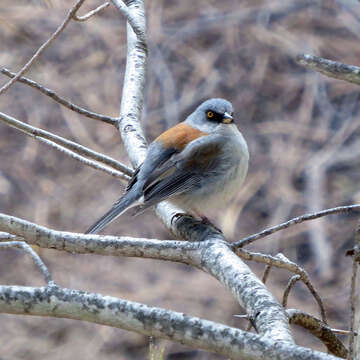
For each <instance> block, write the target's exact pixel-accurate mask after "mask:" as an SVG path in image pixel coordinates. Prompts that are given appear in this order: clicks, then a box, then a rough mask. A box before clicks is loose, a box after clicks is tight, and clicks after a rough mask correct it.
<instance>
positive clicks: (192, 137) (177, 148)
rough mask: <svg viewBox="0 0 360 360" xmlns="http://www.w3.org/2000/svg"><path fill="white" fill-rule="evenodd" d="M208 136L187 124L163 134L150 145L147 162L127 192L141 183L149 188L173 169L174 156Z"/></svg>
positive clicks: (136, 172)
mask: <svg viewBox="0 0 360 360" xmlns="http://www.w3.org/2000/svg"><path fill="white" fill-rule="evenodd" d="M208 135H209V134H208V133H205V132H202V131H200V130H198V129H196V128H193V127H192V126H190V125H188V124H186V123H185V122H182V123H179V124H177V125H176V126H174V127H172V128H170V129H169V130H166V131H165V132H163V133H162V134H161V135H160V136H159V137H157V138H156V139H155V140H154V141H153V142H152V143H151V144H150V146H149V149H148V151H147V154H146V158H145V161H144V162H143V164H142V165H141V167H140V168H139V169H137V170H136V171H135V174H134V176H133V178H132V179H131V180H130V182H129V185H128V188H127V190H130V189H131V188H132V187H133V186H134V185H135V184H136V183H140V184H141V186H142V187H145V186H148V185H149V184H150V183H152V182H153V180H154V179H156V178H157V177H158V176H161V175H162V174H163V173H164V172H165V171H167V169H168V168H171V162H170V165H169V163H168V162H169V160H171V159H172V157H173V155H175V154H178V153H181V152H182V151H183V150H184V149H185V148H187V147H188V146H189V145H190V144H191V143H193V142H196V141H198V140H200V139H201V138H203V137H207V136H208Z"/></svg>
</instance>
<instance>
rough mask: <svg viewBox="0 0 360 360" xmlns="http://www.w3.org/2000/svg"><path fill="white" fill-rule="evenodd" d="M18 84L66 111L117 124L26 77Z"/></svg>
mask: <svg viewBox="0 0 360 360" xmlns="http://www.w3.org/2000/svg"><path fill="white" fill-rule="evenodd" d="M0 72H1V73H2V74H4V75H6V76H8V77H10V78H14V77H15V76H16V74H15V73H13V72H11V71H9V70H8V69H6V68H4V67H3V68H1V69H0ZM18 81H19V82H21V83H23V84H25V85H28V86H31V87H32V88H34V89H36V90H39V91H40V92H41V93H43V94H44V95H46V96H49V97H50V98H51V99H53V100H54V101H56V102H58V103H59V104H60V105H63V106H65V107H66V108H67V109H69V110H72V111H75V112H77V113H79V114H81V115H84V116H87V117H89V118H91V119H95V120H100V121H103V122H105V123H108V124H111V125H115V126H117V122H118V120H119V119H118V118H114V117H110V116H106V115H102V114H98V113H95V112H92V111H89V110H86V109H84V108H82V107H80V106H78V105H75V104H73V103H72V102H70V101H68V100H66V99H64V98H63V97H61V96H59V95H57V94H56V93H55V92H54V91H52V90H50V89H48V88H46V87H45V86H43V85H41V84H39V83H37V82H36V81H34V80H31V79H28V78H26V77H23V76H21V77H20V78H19V79H18Z"/></svg>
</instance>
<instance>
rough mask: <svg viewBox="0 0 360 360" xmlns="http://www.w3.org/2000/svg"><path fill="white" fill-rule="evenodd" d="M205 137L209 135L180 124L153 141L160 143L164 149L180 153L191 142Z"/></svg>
mask: <svg viewBox="0 0 360 360" xmlns="http://www.w3.org/2000/svg"><path fill="white" fill-rule="evenodd" d="M206 135H209V134H208V133H206V132H203V131H200V130H198V129H195V128H193V127H192V126H190V125H188V124H185V123H180V124H177V125H175V126H174V127H172V128H171V129H169V130H166V131H165V132H163V133H162V134H161V135H160V136H158V137H157V138H156V139H155V141H158V142H160V143H161V144H162V145H163V146H165V147H166V148H175V149H176V150H178V151H181V150H183V149H184V147H185V146H186V145H187V144H188V143H190V142H191V141H193V140H195V139H197V138H199V137H201V136H206Z"/></svg>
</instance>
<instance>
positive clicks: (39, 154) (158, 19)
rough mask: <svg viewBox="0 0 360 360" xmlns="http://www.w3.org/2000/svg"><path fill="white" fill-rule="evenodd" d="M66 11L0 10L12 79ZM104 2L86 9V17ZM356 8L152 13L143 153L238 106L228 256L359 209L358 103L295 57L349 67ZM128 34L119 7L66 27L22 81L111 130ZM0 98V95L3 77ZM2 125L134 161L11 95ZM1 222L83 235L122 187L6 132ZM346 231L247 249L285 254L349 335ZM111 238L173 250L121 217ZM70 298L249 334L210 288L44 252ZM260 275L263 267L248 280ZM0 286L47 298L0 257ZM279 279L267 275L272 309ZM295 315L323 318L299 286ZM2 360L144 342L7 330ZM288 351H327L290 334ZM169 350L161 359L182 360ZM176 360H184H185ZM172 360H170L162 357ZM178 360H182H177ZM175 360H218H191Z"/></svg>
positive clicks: (79, 326) (93, 131)
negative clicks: (237, 166)
mask: <svg viewBox="0 0 360 360" xmlns="http://www.w3.org/2000/svg"><path fill="white" fill-rule="evenodd" d="M73 2H74V1H70V0H66V1H60V0H47V1H46V0H43V1H40V0H38V1H35V0H33V1H21V0H17V1H13V0H12V1H10V0H2V1H1V4H0V65H3V66H6V67H8V68H10V69H11V70H13V71H16V70H18V69H19V68H20V67H21V66H22V65H23V64H24V63H25V62H26V61H27V60H28V59H29V58H30V56H31V55H32V54H33V53H34V51H35V50H36V49H37V48H38V47H39V46H40V45H41V44H42V43H43V42H44V41H45V40H46V39H47V38H48V37H49V35H50V34H51V33H52V32H53V31H54V30H55V28H56V27H57V26H58V24H60V23H61V21H62V20H63V18H64V16H65V14H66V10H67V9H69V8H70V6H71V5H72V4H73ZM100 3H101V2H99V1H95V0H88V1H87V2H86V3H85V6H84V7H83V8H82V9H81V13H85V12H86V11H88V10H90V9H92V8H94V7H96V6H98V5H99V4H100ZM359 18H360V4H359V3H358V2H357V1H355V0H353V1H350V0H348V1H346V0H338V1H335V0H334V1H329V0H327V1H315V2H314V1H305V0H301V1H299V0H293V1H281V0H273V1H262V0H251V1H250V0H249V1H235V0H225V1H214V0H207V1H205V0H197V1H194V0H191V1H190V0H182V1H173V0H168V1H164V0H157V1H155V0H149V1H147V19H148V45H149V64H148V65H149V66H148V75H147V84H146V94H145V108H144V114H143V126H144V128H145V131H146V135H147V138H148V140H149V141H151V140H152V139H153V138H154V137H155V136H157V135H158V134H159V133H160V132H161V131H163V130H165V129H166V128H168V127H170V126H173V125H174V124H176V123H177V122H178V121H181V120H182V119H184V117H186V115H187V114H189V112H191V111H192V110H193V109H194V107H195V106H197V105H198V104H199V103H200V102H201V101H202V100H204V99H207V98H209V97H224V98H227V99H229V100H230V101H232V102H233V104H234V107H235V109H236V119H237V122H238V125H239V127H240V129H241V130H242V132H243V133H244V136H245V137H246V139H247V141H248V144H249V148H250V153H251V161H250V169H249V175H248V177H247V180H246V183H245V186H244V187H243V188H242V189H241V190H240V191H239V194H238V196H237V197H236V198H235V199H234V201H233V202H232V203H231V205H230V206H229V207H228V208H227V209H226V210H225V211H222V212H221V213H219V212H217V213H216V212H215V214H213V217H212V219H214V221H215V222H216V223H217V224H218V225H219V226H220V227H221V228H222V229H223V230H224V232H225V234H226V235H227V237H228V238H229V239H230V240H231V241H233V240H237V239H240V238H241V237H243V236H246V235H248V234H251V233H254V232H257V231H260V230H261V229H263V228H265V227H267V226H270V225H274V224H277V223H280V222H282V221H285V220H287V219H289V218H290V217H293V216H297V215H300V214H302V213H305V212H311V211H316V210H320V209H323V208H327V207H334V206H339V205H347V204H351V203H356V202H359V201H360V192H359V187H358V184H359V181H360V171H359V159H360V157H359V154H360V146H359V145H360V144H359V133H360V123H359V121H358V117H359V111H360V107H359V102H358V98H359V90H358V88H357V87H356V86H355V85H350V84H347V83H344V82H341V81H338V80H332V79H328V78H325V77H323V76H321V75H318V74H316V73H314V72H311V71H306V70H304V69H303V68H301V67H300V66H298V65H297V64H296V63H295V61H294V58H295V55H296V54H297V53H301V52H310V53H313V54H317V55H321V56H323V57H328V58H331V59H333V60H338V61H342V62H345V63H350V64H356V62H357V61H358V59H359V56H360V47H359V34H360V22H359ZM125 35H126V34H125V21H124V19H122V18H119V15H118V13H117V12H116V11H115V10H114V8H113V7H109V8H107V9H106V10H104V11H103V12H102V13H101V14H98V15H97V16H95V17H94V18H92V19H90V20H89V21H87V22H84V23H75V22H72V23H71V24H70V25H69V26H68V28H67V29H66V31H65V32H64V33H63V34H62V35H61V36H60V38H59V39H58V40H57V41H56V42H55V44H53V45H52V46H51V47H50V48H49V49H48V50H47V51H46V52H45V53H44V55H43V56H42V57H41V59H40V60H39V61H38V62H37V63H36V64H35V65H34V66H33V67H32V69H31V71H30V72H29V73H28V74H27V76H28V77H30V78H32V79H34V80H36V81H38V82H40V83H42V84H43V85H46V86H47V87H49V88H51V89H53V90H54V91H56V92H58V93H59V94H60V95H63V96H65V97H66V98H68V99H70V100H71V101H73V102H74V103H76V104H79V105H81V106H84V107H86V108H88V109H91V110H93V111H97V112H99V113H103V114H107V115H113V116H116V115H117V114H118V110H119V101H120V98H121V87H122V79H123V73H124V65H125V55H126V38H125ZM0 80H1V84H4V83H5V81H6V80H7V79H6V78H5V77H4V76H1V78H0ZM0 108H1V111H3V112H5V113H7V114H9V115H12V116H14V117H16V118H18V119H20V120H23V121H25V122H28V123H29V124H32V125H34V126H37V127H40V128H43V129H47V130H49V131H52V132H54V133H56V134H59V135H62V136H65V137H67V138H69V139H72V140H75V141H78V142H79V143H81V144H83V145H86V146H88V147H90V148H92V149H94V150H97V151H101V152H104V153H106V154H108V155H110V156H113V157H115V158H117V159H120V160H121V161H124V162H128V159H127V157H126V154H125V153H124V150H123V147H122V145H121V141H120V138H119V134H118V132H117V131H116V130H115V129H114V128H113V127H111V126H109V125H106V124H103V123H101V122H98V121H95V120H91V119H88V118H84V117H81V116H80V115H78V114H76V113H73V112H71V111H68V110H67V109H64V108H62V107H61V106H59V105H58V104H56V103H54V102H53V101H52V100H51V99H48V98H46V97H44V96H42V95H41V94H39V93H38V92H36V91H35V90H33V89H31V88H28V87H26V86H24V85H22V84H16V85H15V86H13V87H12V88H11V89H10V90H9V91H8V92H7V93H6V94H5V95H3V96H2V97H0ZM0 164H1V167H0V211H1V212H4V213H7V214H11V215H15V216H18V217H21V218H24V219H27V220H30V221H32V222H36V223H38V224H41V225H44V226H48V227H51V228H54V229H59V230H67V231H75V232H81V231H84V230H85V229H86V228H87V227H88V226H89V225H90V224H91V223H93V222H94V221H95V220H96V219H97V218H98V217H99V216H100V215H102V214H103V212H104V211H105V210H107V209H108V208H109V206H110V205H111V204H112V203H113V202H114V201H115V200H116V199H117V198H118V196H119V195H120V194H121V192H122V191H123V185H122V184H121V183H120V182H119V181H118V180H116V179H114V178H111V177H109V176H107V175H106V174H103V173H101V172H97V171H95V170H93V169H91V168H88V167H84V166H82V165H81V164H79V163H77V162H76V161H74V160H72V159H70V158H68V157H66V156H64V155H62V154H60V153H58V152H56V151H54V150H52V149H51V148H49V147H47V146H46V145H44V144H41V143H39V142H37V141H36V140H33V139H30V138H28V137H25V136H24V135H23V134H21V133H20V132H18V131H17V130H14V129H11V128H9V127H7V126H6V125H4V124H1V123H0ZM356 220H357V219H356V217H355V216H341V215H339V216H332V217H328V218H326V219H323V220H316V221H314V222H312V223H308V224H303V225H300V226H297V227H294V228H292V229H290V230H288V231H286V232H282V233H278V234H277V235H274V236H272V237H271V238H267V239H263V240H261V241H259V242H258V243H257V244H256V245H254V246H252V247H251V248H256V249H257V250H259V251H262V252H266V253H270V254H276V253H277V252H279V251H282V252H283V253H284V254H285V255H286V256H288V257H289V258H290V259H292V260H294V261H296V262H298V263H299V264H300V265H302V266H304V267H305V268H306V269H307V270H308V271H309V272H310V273H311V276H312V279H313V281H314V284H315V286H316V287H317V288H318V289H320V294H321V296H322V297H323V299H324V301H325V303H326V308H327V311H328V313H329V318H330V324H331V325H332V326H334V327H340V328H347V327H348V317H349V305H348V292H349V269H350V260H349V259H347V258H345V257H344V250H345V249H346V248H348V247H350V246H351V244H352V241H353V234H354V229H355V227H356ZM106 233H112V234H119V235H120V234H124V235H125V234H126V235H132V236H138V237H151V238H160V239H168V238H170V234H169V233H168V232H167V231H166V230H165V229H164V227H163V226H162V225H161V223H160V222H159V220H158V219H157V218H156V217H155V216H154V214H153V212H152V211H148V212H147V213H145V214H144V215H143V216H141V217H137V218H132V217H131V216H129V215H124V216H122V217H121V218H120V219H119V220H118V221H116V222H115V223H114V224H112V225H111V226H109V228H108V229H107V230H106ZM39 252H40V254H41V256H42V258H43V259H44V261H45V262H46V263H47V264H48V266H49V267H50V269H51V271H52V273H53V276H54V278H55V281H57V282H58V283H59V284H60V285H62V286H64V287H70V288H76V289H82V290H87V291H92V292H100V293H102V294H107V295H113V296H118V297H121V298H126V299H130V300H134V301H139V302H144V303H147V304H149V305H154V306H160V307H165V308H170V309H174V310H177V311H183V312H187V313H189V314H191V315H195V316H200V317H203V318H207V319H211V320H215V321H219V322H222V323H226V324H229V325H232V326H240V327H242V328H244V327H245V326H246V324H245V322H244V323H243V322H242V321H241V320H238V319H235V318H234V317H233V314H238V313H241V312H242V310H241V309H240V308H239V306H238V305H237V303H236V301H235V300H234V299H233V298H232V297H231V295H230V294H229V293H228V292H227V291H225V290H224V289H223V288H222V286H221V285H219V284H218V283H217V282H216V281H215V280H213V279H212V278H211V277H209V276H208V275H207V274H205V273H202V272H200V271H198V270H195V269H192V268H190V267H187V266H182V265H179V264H172V263H166V262H160V261H150V260H142V259H127V258H112V257H100V256H91V255H71V254H65V253H60V252H55V251H51V250H39ZM252 267H253V269H254V271H256V272H257V273H258V274H259V275H261V273H262V271H263V267H262V266H254V265H252ZM0 274H1V281H0V283H2V284H21V285H34V286H39V285H42V284H43V282H42V279H41V277H40V275H39V273H38V272H37V270H36V269H35V268H34V266H33V264H32V263H31V260H30V259H29V258H28V257H27V256H25V255H24V254H23V253H21V252H16V251H14V250H7V251H3V252H1V253H0ZM288 276H289V274H288V273H287V272H285V271H276V270H274V271H273V272H272V273H271V275H270V279H269V287H270V289H271V290H272V292H273V293H274V294H275V295H276V296H277V297H278V298H279V299H281V296H282V291H283V289H284V286H285V284H286V282H287V279H288ZM289 307H296V308H300V309H303V310H305V311H308V312H310V313H313V314H315V315H317V314H318V309H317V307H316V305H315V303H314V301H313V299H312V297H311V296H309V293H308V291H307V290H306V289H305V287H304V286H302V285H301V284H298V285H296V287H295V290H294V292H293V293H292V295H291V299H290V303H289ZM0 321H1V340H0V344H1V346H0V357H1V358H2V357H3V358H9V359H29V360H32V359H38V360H39V359H64V358H70V357H74V358H75V357H76V358H86V359H97V358H102V359H115V358H116V359H129V358H131V359H144V358H146V356H147V351H148V350H147V349H148V348H147V341H148V340H147V339H146V338H144V337H142V336H139V335H136V334H132V333H128V332H125V331H122V330H119V329H112V328H108V327H104V326H99V325H95V324H88V323H82V322H76V321H71V320H64V319H41V318H28V317H20V316H17V317H15V316H9V315H1V317H0ZM294 331H295V333H296V338H297V341H298V342H299V343H300V344H306V345H309V346H312V347H314V348H317V349H321V350H324V348H323V346H322V345H321V344H320V343H318V342H317V341H316V340H315V339H313V338H312V337H310V335H306V336H305V333H303V332H300V331H299V330H297V329H294ZM184 349H185V348H183V347H181V346H180V345H177V344H172V343H166V353H167V354H170V353H173V352H177V351H183V350H184ZM179 356H180V355H179ZM172 358H176V357H175V355H172ZM177 358H180V357H177ZM185 358H188V359H189V358H194V359H210V358H216V356H214V355H209V354H207V353H201V352H199V353H196V352H195V353H193V352H192V353H187V354H186V355H185Z"/></svg>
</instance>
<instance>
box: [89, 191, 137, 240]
mask: <svg viewBox="0 0 360 360" xmlns="http://www.w3.org/2000/svg"><path fill="white" fill-rule="evenodd" d="M127 195H129V193H127V194H126V195H125V196H124V197H122V198H120V199H119V200H118V201H117V202H116V203H115V204H114V205H113V207H112V208H111V209H110V210H109V211H108V212H107V213H106V214H104V215H103V216H102V217H101V218H100V219H99V220H98V221H97V222H96V223H95V224H93V225H92V226H91V227H90V228H89V229H88V230H87V231H86V232H85V234H96V233H97V232H99V231H100V230H102V229H103V228H104V227H105V226H106V225H108V224H109V223H110V222H111V221H113V220H115V219H116V218H117V217H119V216H120V215H122V214H123V213H124V212H125V211H127V210H128V209H130V208H131V207H133V206H136V205H137V204H136V201H134V199H133V198H132V197H129V196H127Z"/></svg>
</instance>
